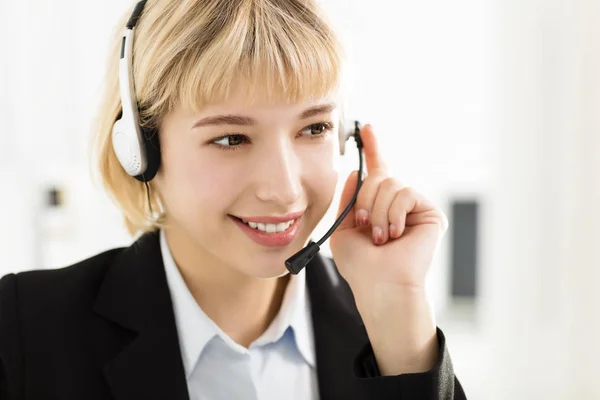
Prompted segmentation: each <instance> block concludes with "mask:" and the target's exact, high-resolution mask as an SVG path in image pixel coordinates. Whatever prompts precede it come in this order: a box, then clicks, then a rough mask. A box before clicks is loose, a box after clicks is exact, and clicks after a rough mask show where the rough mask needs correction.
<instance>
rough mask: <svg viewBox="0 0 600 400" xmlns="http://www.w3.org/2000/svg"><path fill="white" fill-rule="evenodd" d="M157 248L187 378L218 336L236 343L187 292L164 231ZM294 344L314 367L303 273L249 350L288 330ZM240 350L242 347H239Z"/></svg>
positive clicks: (292, 282) (290, 284) (292, 278)
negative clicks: (171, 304)
mask: <svg viewBox="0 0 600 400" xmlns="http://www.w3.org/2000/svg"><path fill="white" fill-rule="evenodd" d="M160 248H161V253H162V258H163V264H164V266H165V273H166V276H167V284H168V286H169V291H170V292H171V299H172V301H173V311H174V314H175V322H176V324H177V332H178V336H179V346H180V348H181V355H182V360H183V366H184V369H185V373H186V377H189V375H190V374H191V373H192V371H193V369H194V366H195V365H196V362H197V361H198V359H199V358H200V354H201V353H202V350H204V347H205V346H206V345H207V344H208V342H209V341H210V340H211V339H212V338H213V337H214V336H216V335H219V336H221V337H222V338H223V340H225V342H227V343H229V344H230V345H232V346H235V343H233V342H232V340H231V339H230V338H229V337H228V336H227V335H226V334H225V333H224V332H223V331H222V330H221V329H220V328H219V327H218V326H217V325H216V324H215V323H214V322H213V321H212V320H211V319H210V318H209V317H208V316H207V315H206V314H205V313H204V311H202V309H201V308H200V306H198V303H196V300H195V299H194V297H193V296H192V294H191V292H190V291H189V289H188V287H187V285H186V284H185V281H184V280H183V277H182V275H181V272H180V271H179V268H177V265H176V264H175V261H174V259H173V256H172V254H171V251H170V249H169V246H168V244H167V240H166V236H165V233H164V230H161V231H160ZM290 327H291V329H292V330H293V332H294V338H295V344H296V346H297V348H298V351H299V352H300V354H302V357H303V358H304V359H305V361H306V362H307V363H308V364H309V365H310V366H312V367H315V349H314V338H313V329H312V317H311V314H310V300H309V296H308V290H307V287H306V273H305V270H302V271H301V272H300V273H299V274H298V275H290V281H289V282H288V285H287V287H286V290H285V294H284V297H283V301H282V304H281V308H280V310H279V313H278V314H277V316H276V317H275V319H274V320H273V321H272V323H271V324H270V325H269V327H268V328H267V330H266V331H265V332H264V333H263V334H262V335H261V336H260V337H259V338H258V339H257V340H256V341H255V342H254V343H252V345H251V346H262V345H266V344H268V343H273V342H276V341H278V340H280V339H281V338H282V336H283V335H284V333H285V331H286V330H287V329H288V328H290ZM240 347H241V346H240Z"/></svg>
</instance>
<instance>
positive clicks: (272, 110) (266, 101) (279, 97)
mask: <svg viewBox="0 0 600 400" xmlns="http://www.w3.org/2000/svg"><path fill="white" fill-rule="evenodd" d="M317 106H330V107H322V108H321V107H319V108H321V112H319V113H318V114H319V115H323V114H329V115H331V114H334V115H337V114H338V113H339V93H337V92H333V93H329V94H327V95H325V96H312V97H307V98H298V99H296V98H289V97H286V96H285V93H284V92H283V91H278V92H276V93H275V94H274V93H273V92H270V91H266V90H264V91H261V90H256V85H254V86H253V90H252V91H250V90H249V89H248V86H247V85H239V84H238V85H236V86H234V87H232V90H231V91H230V92H229V95H228V96H227V97H226V98H224V99H218V100H213V101H212V102H208V103H207V104H204V105H203V106H202V107H184V109H187V110H188V111H190V112H192V113H194V114H196V115H216V114H230V115H252V116H253V117H254V118H257V119H265V120H271V119H279V120H282V119H288V118H289V119H297V118H299V117H304V118H309V117H311V116H313V115H316V114H317V113H315V112H313V113H312V115H311V113H306V111H307V110H309V109H315V108H317ZM327 108H329V110H327Z"/></svg>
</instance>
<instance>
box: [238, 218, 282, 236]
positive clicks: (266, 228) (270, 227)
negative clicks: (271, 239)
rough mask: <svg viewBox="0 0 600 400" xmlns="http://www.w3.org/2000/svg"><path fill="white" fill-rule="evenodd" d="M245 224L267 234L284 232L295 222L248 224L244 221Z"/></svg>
mask: <svg viewBox="0 0 600 400" xmlns="http://www.w3.org/2000/svg"><path fill="white" fill-rule="evenodd" d="M242 221H243V222H244V223H245V224H247V225H250V228H254V229H258V230H259V231H263V232H267V233H275V232H283V231H285V230H286V229H287V228H289V227H290V225H291V224H293V223H294V220H291V221H287V222H282V223H280V224H263V223H261V222H248V221H244V220H242Z"/></svg>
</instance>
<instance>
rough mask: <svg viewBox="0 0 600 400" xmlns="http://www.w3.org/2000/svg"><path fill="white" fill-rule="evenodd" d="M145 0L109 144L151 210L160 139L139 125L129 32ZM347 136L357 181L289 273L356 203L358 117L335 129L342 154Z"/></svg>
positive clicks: (123, 68)
mask: <svg viewBox="0 0 600 400" xmlns="http://www.w3.org/2000/svg"><path fill="white" fill-rule="evenodd" d="M146 1H147V0H142V1H140V2H138V3H137V4H136V6H135V8H134V10H133V13H132V14H131V17H130V18H129V21H128V22H127V26H126V27H125V30H124V31H123V37H122V42H121V58H120V60H119V92H120V95H121V104H122V110H121V112H120V113H119V115H118V116H117V120H116V121H115V123H114V125H113V129H112V144H113V149H114V151H115V154H116V156H117V158H118V160H119V163H120V164H121V166H122V167H123V169H124V170H125V171H126V172H127V174H129V175H131V176H132V177H134V178H135V179H137V180H138V181H140V182H143V183H144V184H145V185H146V190H147V194H148V205H149V207H150V212H151V213H152V205H151V202H150V188H149V186H148V182H149V181H151V180H152V179H153V178H154V176H155V175H156V173H157V172H158V169H159V167H160V143H159V140H158V130H157V129H156V128H143V127H141V126H140V123H139V104H138V102H137V97H136V95H135V87H134V84H133V36H134V31H135V26H136V24H137V22H138V20H139V18H140V15H141V14H142V11H143V9H144V6H145V5H146ZM350 137H352V138H354V141H355V143H356V146H357V148H358V156H359V169H358V182H357V185H356V190H355V192H354V195H353V196H352V199H351V200H350V203H349V204H348V205H347V206H346V208H345V209H344V211H343V212H342V214H341V215H340V216H339V217H338V219H337V220H336V221H335V223H334V224H333V225H332V226H331V228H330V229H329V230H328V231H327V233H325V235H324V236H323V237H322V238H321V239H320V240H319V241H318V242H316V243H315V242H313V241H312V240H311V241H309V244H308V245H307V246H306V247H304V248H303V249H302V250H300V251H298V252H297V253H296V254H294V255H293V256H291V257H290V258H288V259H287V260H286V261H285V266H286V268H287V269H288V271H289V272H290V273H292V274H298V273H299V272H300V271H302V269H303V268H304V267H305V266H306V265H307V264H308V263H309V262H310V260H312V258H313V257H314V256H315V255H316V254H317V253H318V252H319V250H320V246H321V245H322V244H323V243H324V242H325V240H327V239H328V238H329V236H331V235H332V234H333V232H334V231H335V229H336V228H337V227H338V226H339V225H340V223H341V222H342V221H343V220H344V218H345V217H346V215H348V213H349V212H350V210H351V209H352V207H353V206H354V204H355V203H356V198H357V197H358V192H359V190H360V188H361V186H362V182H363V178H362V175H363V152H362V148H363V144H362V140H361V138H360V123H359V122H358V121H354V126H353V128H352V129H350V130H348V131H346V130H345V129H344V127H343V125H342V124H340V127H339V130H338V139H339V144H340V155H344V153H345V147H346V141H347V140H348V139H349V138H350Z"/></svg>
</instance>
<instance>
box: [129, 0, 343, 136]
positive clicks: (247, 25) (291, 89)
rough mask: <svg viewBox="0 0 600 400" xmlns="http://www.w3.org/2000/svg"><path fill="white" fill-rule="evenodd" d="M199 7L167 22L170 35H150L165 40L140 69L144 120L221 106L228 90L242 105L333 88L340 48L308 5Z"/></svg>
mask: <svg viewBox="0 0 600 400" xmlns="http://www.w3.org/2000/svg"><path fill="white" fill-rule="evenodd" d="M198 3H201V2H198ZM205 3H206V4H204V5H203V6H200V5H198V7H204V11H203V12H200V13H198V14H197V15H196V17H197V18H195V19H193V18H191V17H190V14H188V15H187V16H186V17H185V19H186V20H185V21H181V23H180V24H177V25H175V24H172V23H170V24H169V25H171V26H170V28H171V30H172V31H171V32H165V31H164V30H163V34H162V35H160V37H157V38H156V39H164V42H160V40H159V41H158V43H157V42H156V41H153V46H152V47H153V48H154V49H157V48H161V49H163V52H161V53H158V52H156V51H154V52H153V54H152V55H153V56H154V57H153V58H154V59H153V60H152V61H151V63H145V66H140V71H139V72H140V74H139V75H140V77H139V80H140V81H141V83H142V86H143V87H144V88H145V90H143V91H141V93H140V99H139V100H140V102H141V103H142V105H144V107H143V108H144V109H145V110H147V111H146V113H145V115H144V116H143V117H144V119H145V120H148V121H152V122H153V124H158V122H159V119H160V118H161V117H162V116H164V114H165V113H166V112H168V111H169V110H171V109H173V108H174V107H176V106H182V107H184V108H187V109H190V110H192V111H194V112H199V111H200V110H201V109H202V108H203V107H204V106H206V105H207V104H215V103H221V102H224V101H226V100H227V98H228V97H229V96H230V94H231V93H232V90H233V89H236V90H243V91H244V94H245V98H246V99H247V101H248V103H251V102H253V101H255V100H257V98H258V97H259V96H260V97H261V98H263V99H264V98H266V99H267V100H269V101H271V102H279V101H285V102H289V103H297V102H301V101H305V100H309V99H313V98H321V97H325V96H328V95H331V94H332V93H335V92H336V91H337V90H338V89H339V87H340V82H341V75H342V58H343V54H342V47H341V45H340V43H339V42H338V40H337V38H336V37H335V35H334V34H333V32H332V31H331V29H330V27H329V25H328V24H327V23H326V21H325V20H324V18H323V16H322V15H320V14H319V13H318V10H317V9H316V8H315V5H314V4H312V3H311V2H308V1H288V2H285V1H284V2H281V1H272V0H245V1H240V2H238V4H237V5H236V6H233V3H234V2H227V1H212V2H205ZM188 12H189V10H188ZM175 14H176V12H175ZM191 14H193V13H191ZM175 19H177V18H176V16H175ZM157 22H158V21H157ZM182 25H183V26H187V27H188V28H186V29H184V28H182ZM165 28H167V27H165ZM138 37H139V36H138ZM173 38H177V40H173ZM182 43H185V45H182ZM149 64H150V65H155V66H156V68H152V67H150V66H149ZM144 72H145V73H144Z"/></svg>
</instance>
